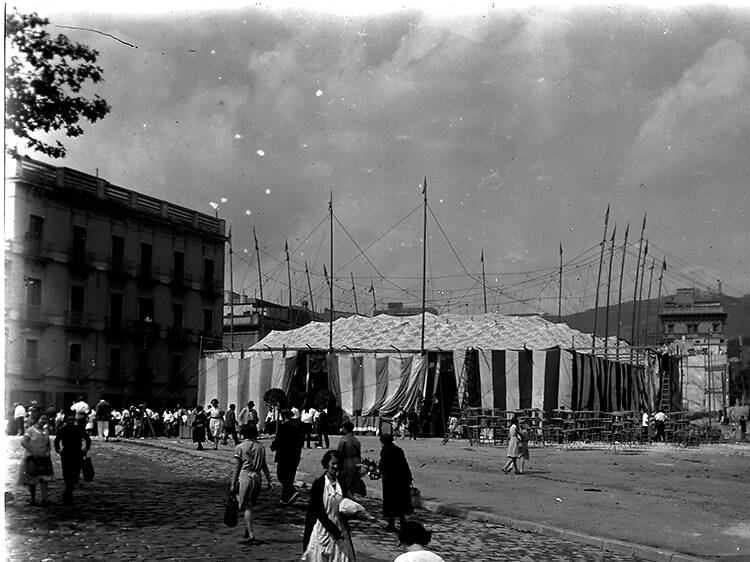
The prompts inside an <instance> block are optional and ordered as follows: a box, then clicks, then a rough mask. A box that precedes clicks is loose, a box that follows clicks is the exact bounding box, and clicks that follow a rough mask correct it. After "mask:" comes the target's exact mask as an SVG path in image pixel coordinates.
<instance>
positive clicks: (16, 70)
mask: <svg viewBox="0 0 750 562" xmlns="http://www.w3.org/2000/svg"><path fill="white" fill-rule="evenodd" d="M48 24H49V20H47V19H45V18H41V17H39V16H38V15H37V14H36V13H32V14H20V13H18V12H13V13H7V14H6V16H5V39H6V48H9V51H10V52H12V53H13V54H12V55H11V57H10V63H9V64H8V66H7V67H6V69H5V128H6V129H8V130H9V131H11V132H12V133H13V134H14V135H15V136H16V137H18V138H19V139H21V140H25V142H26V146H27V147H28V148H30V149H32V150H36V151H38V152H41V153H43V154H46V155H47V156H51V157H53V158H62V157H64V156H65V153H66V151H65V147H64V146H63V145H62V143H61V142H60V141H55V143H54V144H48V143H46V142H44V141H42V140H40V139H39V138H36V137H35V136H33V134H34V133H36V132H44V133H49V132H50V131H59V130H63V131H64V132H65V134H66V135H67V136H69V137H77V136H79V135H81V134H82V133H83V129H82V128H81V126H80V125H79V121H80V120H81V119H86V120H88V121H90V122H91V123H94V122H96V121H97V120H99V119H101V118H103V117H104V116H105V115H107V113H109V110H110V107H109V104H107V102H106V101H105V100H104V99H102V98H101V97H100V96H98V95H94V96H93V97H92V98H86V97H84V96H83V95H82V94H81V90H82V88H83V87H84V85H85V84H86V83H87V82H88V81H89V80H90V81H91V82H93V83H94V84H97V83H99V82H101V81H102V80H103V78H102V69H101V68H100V67H99V66H97V65H96V58H97V57H98V56H99V53H98V52H97V51H96V50H93V49H90V48H89V47H87V46H86V45H82V44H80V43H75V42H73V41H71V40H70V39H68V38H67V37H66V36H65V35H62V34H58V35H57V36H52V35H50V34H49V33H47V32H46V31H45V30H44V29H43V28H44V26H46V25H48ZM6 152H7V153H8V154H10V155H11V156H14V157H16V156H18V151H17V149H16V148H15V147H10V146H6Z"/></svg>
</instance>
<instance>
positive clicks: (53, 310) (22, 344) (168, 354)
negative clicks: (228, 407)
mask: <svg viewBox="0 0 750 562" xmlns="http://www.w3.org/2000/svg"><path fill="white" fill-rule="evenodd" d="M5 221H6V230H5V239H6V247H5V279H6V295H5V298H6V327H7V344H6V358H5V376H6V379H5V392H6V396H5V398H6V403H12V402H14V401H22V402H28V401H30V400H36V401H37V402H38V403H40V404H44V405H45V406H46V405H48V404H53V405H55V407H57V408H61V407H63V406H66V407H67V406H69V405H70V404H71V403H72V402H73V401H74V398H75V397H76V396H77V395H79V394H83V395H84V396H85V397H86V399H87V400H88V401H89V403H92V402H95V401H96V400H97V399H98V398H100V397H102V396H104V397H106V398H107V399H108V400H110V401H111V402H112V403H113V404H114V405H116V406H118V407H119V406H122V405H130V404H132V403H137V402H144V401H146V402H148V403H150V404H154V405H159V404H170V405H171V404H175V403H177V402H181V403H183V404H192V402H193V401H194V400H195V399H196V397H197V380H198V376H197V375H198V360H199V355H200V351H201V348H204V349H205V348H213V347H216V346H219V347H220V345H221V337H222V335H221V331H222V330H221V329H222V322H221V316H222V294H223V277H224V244H225V235H224V231H225V223H224V221H223V220H220V219H218V218H215V217H213V216H210V215H206V214H203V213H198V212H196V211H192V210H190V209H187V208H184V207H180V206H177V205H174V204H172V203H168V202H166V201H162V200H160V199H156V198H154V197H149V196H147V195H143V194H141V193H137V192H135V191H131V190H128V189H124V188H122V187H117V186H114V185H111V184H110V183H109V182H107V181H105V180H103V179H101V178H99V177H95V176H91V175H88V174H85V173H82V172H80V171H77V170H73V169H70V168H63V167H55V166H51V165H48V164H44V163H42V162H38V161H35V160H31V159H29V158H24V159H22V160H18V161H17V167H16V169H15V171H14V172H13V175H12V177H9V178H6V193H5Z"/></svg>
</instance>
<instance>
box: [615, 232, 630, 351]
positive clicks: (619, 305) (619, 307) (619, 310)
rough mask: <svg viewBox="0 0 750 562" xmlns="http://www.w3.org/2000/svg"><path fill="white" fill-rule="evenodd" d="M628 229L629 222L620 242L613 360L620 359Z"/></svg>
mask: <svg viewBox="0 0 750 562" xmlns="http://www.w3.org/2000/svg"><path fill="white" fill-rule="evenodd" d="M629 231H630V223H628V225H627V226H626V227H625V241H624V242H623V243H622V261H621V262H620V289H619V291H618V294H617V351H616V352H615V360H617V361H619V360H620V324H621V323H620V317H621V315H622V277H623V275H624V273H625V250H626V249H627V247H628V232H629Z"/></svg>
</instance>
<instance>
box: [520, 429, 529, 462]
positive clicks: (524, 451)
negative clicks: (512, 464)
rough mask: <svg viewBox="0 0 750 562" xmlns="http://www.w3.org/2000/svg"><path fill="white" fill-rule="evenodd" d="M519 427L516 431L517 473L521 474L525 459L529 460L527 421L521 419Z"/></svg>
mask: <svg viewBox="0 0 750 562" xmlns="http://www.w3.org/2000/svg"><path fill="white" fill-rule="evenodd" d="M520 425H521V429H520V430H519V432H518V459H519V465H518V473H519V474H523V469H524V466H525V465H526V461H527V460H529V429H528V425H527V422H526V421H525V420H524V421H521V424H520Z"/></svg>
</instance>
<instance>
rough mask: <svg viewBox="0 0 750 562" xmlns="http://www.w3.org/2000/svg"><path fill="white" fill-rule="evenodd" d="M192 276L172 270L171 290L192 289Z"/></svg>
mask: <svg viewBox="0 0 750 562" xmlns="http://www.w3.org/2000/svg"><path fill="white" fill-rule="evenodd" d="M193 282H194V278H193V276H192V275H190V274H188V273H185V272H180V271H173V272H172V283H171V284H172V290H183V291H188V290H192V289H193Z"/></svg>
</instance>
